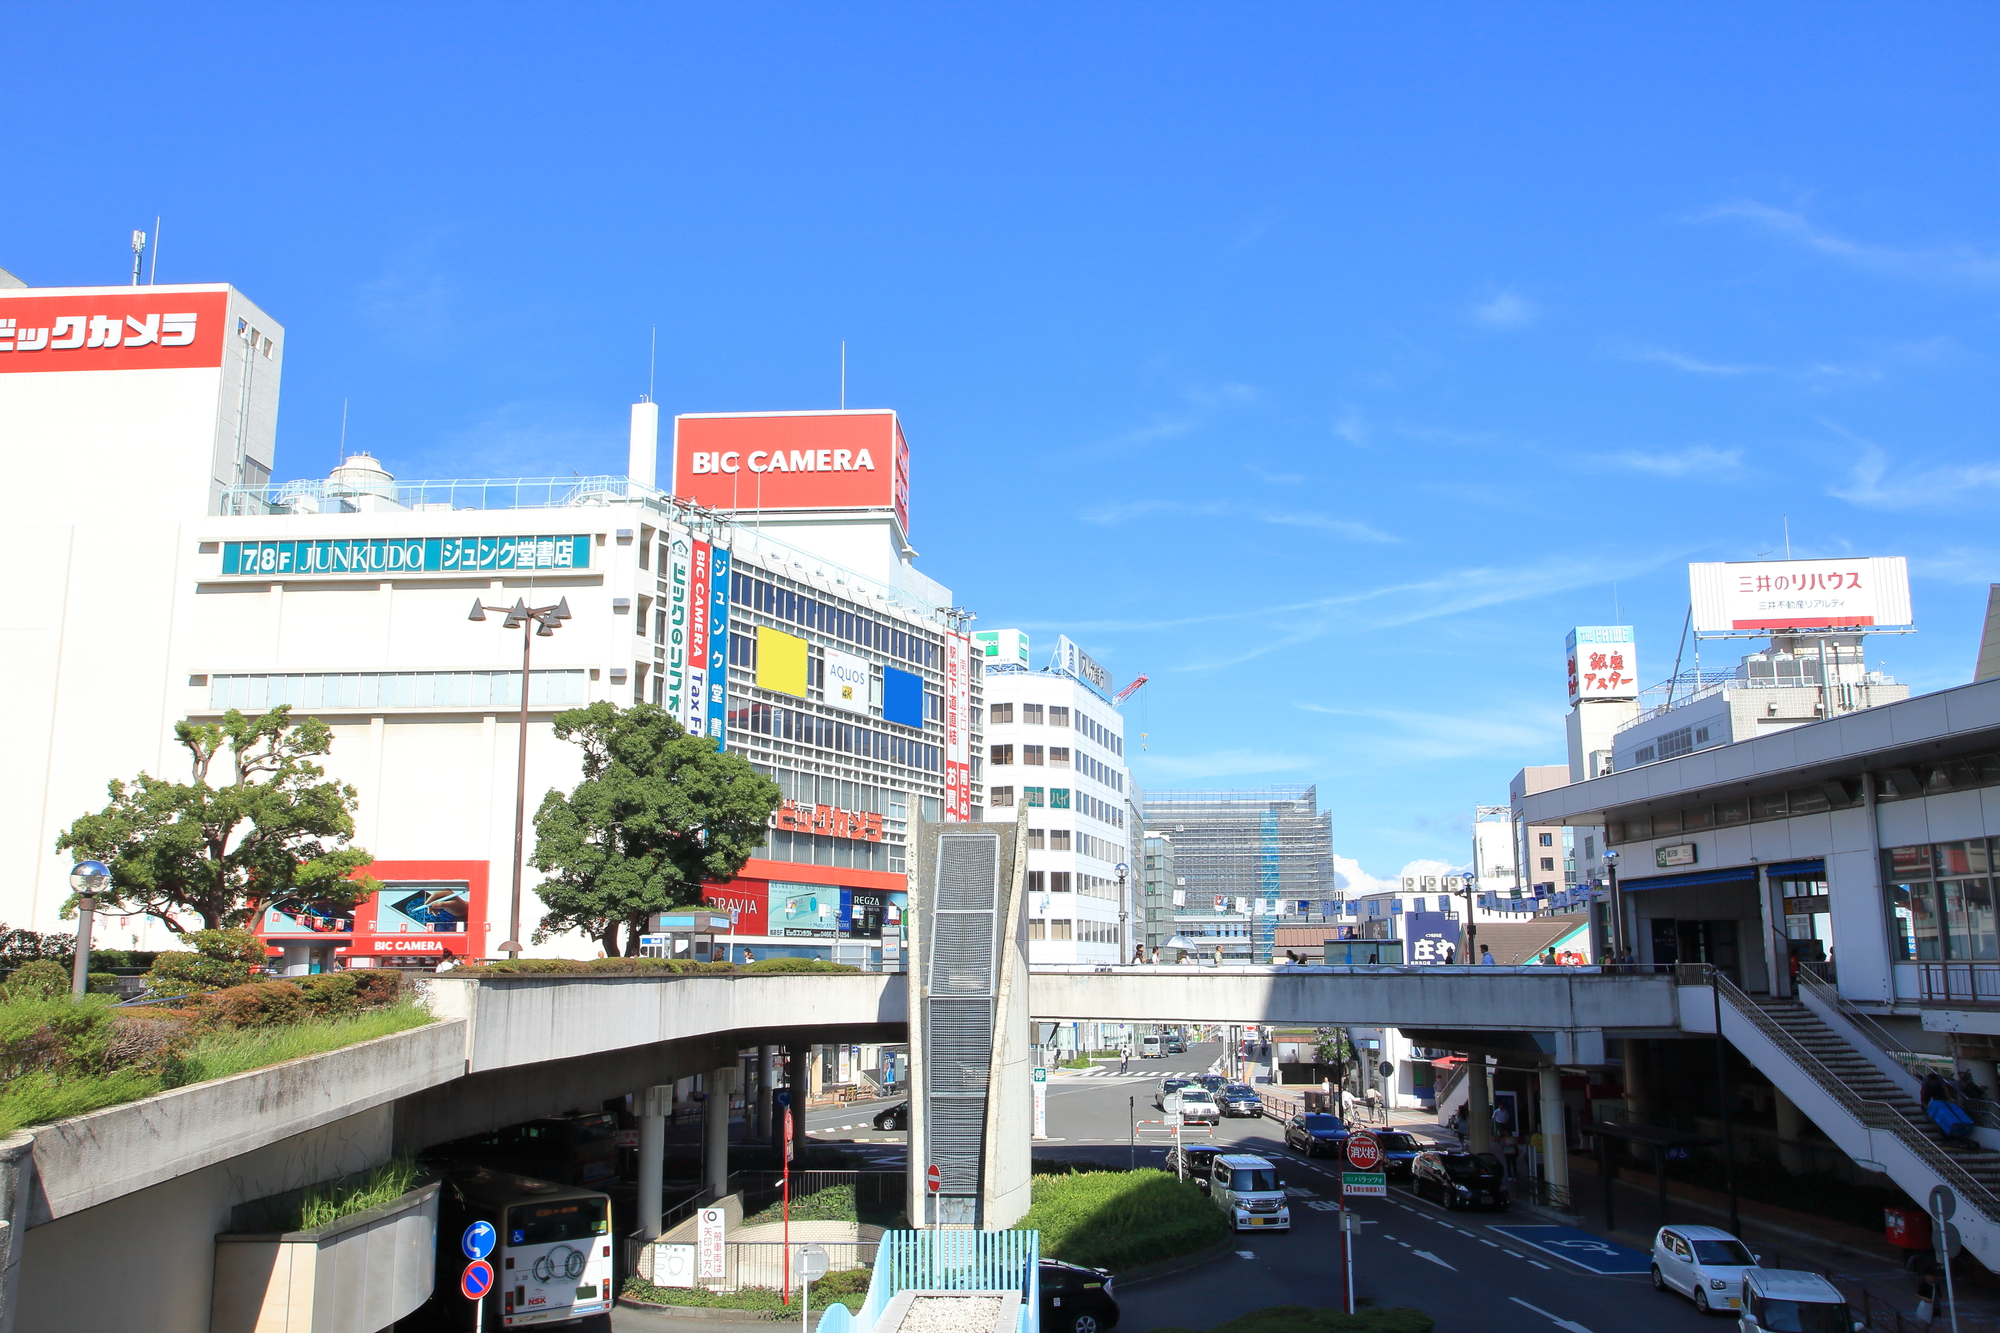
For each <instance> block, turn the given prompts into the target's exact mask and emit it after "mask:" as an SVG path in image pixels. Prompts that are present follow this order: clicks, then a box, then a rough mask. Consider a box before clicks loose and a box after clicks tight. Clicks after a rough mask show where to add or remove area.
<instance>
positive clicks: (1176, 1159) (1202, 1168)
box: [1167, 1143, 1222, 1194]
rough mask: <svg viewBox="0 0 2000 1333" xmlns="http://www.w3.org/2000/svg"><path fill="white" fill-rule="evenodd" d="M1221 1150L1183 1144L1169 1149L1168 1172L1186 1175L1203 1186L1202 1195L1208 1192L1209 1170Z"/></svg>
mask: <svg viewBox="0 0 2000 1333" xmlns="http://www.w3.org/2000/svg"><path fill="white" fill-rule="evenodd" d="M1221 1151H1222V1149H1220V1148H1210V1147H1201V1146H1197V1145H1193V1144H1185V1143H1184V1144H1182V1145H1181V1146H1180V1147H1178V1148H1169V1149H1167V1170H1169V1171H1172V1172H1174V1173H1176V1174H1181V1173H1185V1174H1186V1176H1187V1178H1188V1179H1189V1180H1192V1181H1193V1182H1194V1183H1195V1184H1197V1185H1199V1186H1201V1189H1202V1193H1204V1194H1206V1193H1207V1192H1208V1168H1209V1167H1210V1166H1211V1165H1213V1164H1214V1162H1215V1158H1216V1154H1218V1153H1220V1152H1221Z"/></svg>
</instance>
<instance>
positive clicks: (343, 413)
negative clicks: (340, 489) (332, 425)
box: [334, 398, 347, 465]
mask: <svg viewBox="0 0 2000 1333" xmlns="http://www.w3.org/2000/svg"><path fill="white" fill-rule="evenodd" d="M346 461H347V400H346V399H345V398H343V399H341V400H340V456H339V457H338V458H337V459H335V460H334V462H335V464H336V465H338V464H340V463H345V462H346Z"/></svg>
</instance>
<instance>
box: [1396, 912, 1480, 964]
mask: <svg viewBox="0 0 2000 1333" xmlns="http://www.w3.org/2000/svg"><path fill="white" fill-rule="evenodd" d="M1447 949H1449V950H1450V951H1451V953H1452V961H1454V962H1459V963H1470V962H1472V961H1474V960H1473V959H1470V958H1459V957H1458V956H1457V954H1458V918H1457V917H1451V916H1446V915H1445V914H1444V913H1443V912H1405V913H1403V957H1404V959H1405V960H1406V961H1408V962H1410V963H1413V964H1414V963H1442V962H1443V961H1444V960H1445V951H1446V950H1447Z"/></svg>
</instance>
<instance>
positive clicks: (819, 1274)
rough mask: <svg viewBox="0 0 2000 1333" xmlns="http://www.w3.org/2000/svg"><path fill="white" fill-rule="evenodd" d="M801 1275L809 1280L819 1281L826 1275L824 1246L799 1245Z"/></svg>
mask: <svg viewBox="0 0 2000 1333" xmlns="http://www.w3.org/2000/svg"><path fill="white" fill-rule="evenodd" d="M799 1276H800V1277H802V1278H804V1279H805V1280H806V1281H808V1282H817V1281H819V1280H820V1279H821V1278H823V1277H825V1276H826V1250H825V1248H824V1247H823V1246H819V1245H810V1244H808V1245H801V1246H799Z"/></svg>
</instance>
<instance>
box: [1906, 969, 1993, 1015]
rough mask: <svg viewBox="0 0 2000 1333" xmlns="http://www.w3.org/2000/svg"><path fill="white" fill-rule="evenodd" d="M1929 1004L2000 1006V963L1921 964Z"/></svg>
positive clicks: (1923, 993)
mask: <svg viewBox="0 0 2000 1333" xmlns="http://www.w3.org/2000/svg"><path fill="white" fill-rule="evenodd" d="M1917 975H1918V976H1919V977H1920V978H1922V981H1923V991H1922V995H1923V999H1924V1002H1925V1003H1927V1004H1991V1005H2000V963H1918V964H1917Z"/></svg>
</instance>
